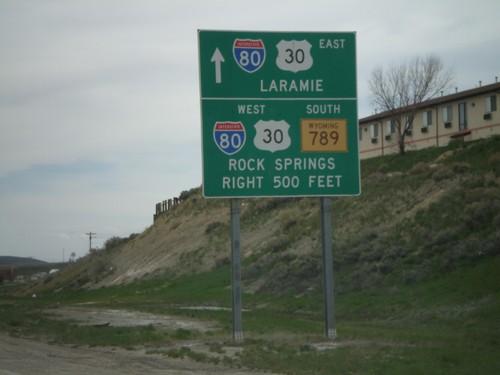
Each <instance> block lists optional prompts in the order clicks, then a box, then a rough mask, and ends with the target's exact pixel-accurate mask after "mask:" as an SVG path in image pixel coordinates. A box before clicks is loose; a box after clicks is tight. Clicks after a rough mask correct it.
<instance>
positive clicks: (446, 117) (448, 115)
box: [443, 105, 453, 122]
mask: <svg viewBox="0 0 500 375" xmlns="http://www.w3.org/2000/svg"><path fill="white" fill-rule="evenodd" d="M452 113H453V112H452V107H451V105H450V106H448V107H444V108H443V121H444V122H451V120H452Z"/></svg>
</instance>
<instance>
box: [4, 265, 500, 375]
mask: <svg viewBox="0 0 500 375" xmlns="http://www.w3.org/2000/svg"><path fill="white" fill-rule="evenodd" d="M499 269H500V258H499V257H498V256H497V257H493V258H489V259H484V260H483V261H479V262H464V263H463V264H462V266H461V267H460V268H459V269H457V270H455V271H453V272H450V273H448V274H446V275H443V276H442V277H437V276H435V277H434V278H432V279H429V280H425V281H422V282H418V283H413V284H410V285H402V284H400V285H394V286H390V285H387V286H384V287H378V288H372V289H366V290H364V291H359V292H353V293H348V294H346V295H341V296H337V297H336V299H335V302H336V322H337V334H338V338H337V340H336V341H335V343H336V344H338V347H337V348H335V349H329V350H322V351H320V350H316V349H315V345H317V344H325V343H328V340H325V339H324V336H323V315H322V314H323V310H322V298H321V296H320V295H314V296H310V297H307V298H306V297H304V298H298V297H296V296H292V295H290V296H284V297H282V298H280V299H276V298H273V296H272V295H248V294H244V296H243V301H244V307H245V308H247V309H249V311H245V312H244V314H243V328H244V334H245V338H246V340H245V342H244V343H243V344H240V345H237V344H232V343H231V340H230V336H231V314H230V312H229V311H204V310H199V311H198V310H197V311H193V310H182V309H179V308H178V305H191V306H198V305H203V304H210V305H217V306H228V295H229V294H230V290H229V289H228V288H227V286H228V282H229V279H228V274H229V268H228V267H222V268H220V269H218V270H217V271H216V272H213V273H205V274H199V275H195V276H192V277H189V278H188V277H184V278H179V279H176V280H171V281H169V282H167V281H166V280H161V279H156V280H151V281H148V282H143V283H136V284H133V285H129V286H126V287H117V288H107V289H101V290H96V291H87V292H84V291H81V292H78V293H69V292H63V293H57V294H55V293H47V294H45V295H42V296H41V297H40V298H37V299H33V298H28V297H13V296H12V295H11V293H10V292H8V293H7V292H6V290H5V289H4V288H3V287H2V288H0V291H3V293H0V330H1V331H7V332H10V333H11V334H14V335H21V336H33V335H35V336H39V337H45V338H46V337H50V338H51V340H53V341H55V342H64V343H69V344H74V345H91V346H99V345H111V346H121V347H125V348H132V347H134V346H136V345H140V344H143V345H147V346H149V347H159V348H160V347H165V346H167V347H170V346H171V345H172V344H174V343H180V344H179V345H180V346H178V348H177V349H170V352H168V353H166V355H170V356H173V357H184V358H190V359H193V360H198V361H201V362H209V361H214V358H213V357H211V356H207V355H206V354H204V353H198V352H196V350H194V349H189V350H187V349H182V342H187V341H189V340H202V341H203V340H204V341H206V342H207V343H210V342H211V343H212V345H213V342H214V340H215V341H217V342H219V340H223V342H225V344H224V345H226V346H232V345H235V346H240V347H241V348H242V352H241V354H240V355H239V356H237V357H233V358H231V359H229V358H226V360H225V361H224V363H226V364H230V365H233V366H246V367H252V368H258V369H260V370H269V371H275V372H279V373H285V374H349V373H353V374H401V373H404V374H422V373H425V374H448V373H453V374H476V373H481V374H496V373H498V372H499V371H500V363H499V361H498V359H497V355H498V349H499V342H500V325H499V318H498V317H499V316H500V314H499V313H500V287H499V283H498V277H497V276H498V270H499ZM89 301H93V302H94V303H97V304H100V305H102V306H109V305H112V306H113V308H127V309H138V310H148V311H154V312H163V313H168V314H179V315H184V316H185V315H188V316H190V317H194V318H198V319H202V320H212V321H217V322H218V325H219V329H218V330H217V331H216V332H215V333H213V332H212V333H210V334H206V333H205V334H203V333H198V332H192V331H189V330H172V331H165V330H159V329H157V328H156V327H152V326H147V327H133V328H120V327H108V328H99V327H82V326H79V325H76V324H74V323H72V322H71V321H68V322H60V321H57V322H56V321H54V320H52V319H50V316H47V315H45V314H44V313H42V311H44V309H45V308H46V307H48V306H51V305H53V304H54V303H56V302H57V303H59V304H63V305H65V304H72V303H82V302H89ZM219 350H220V349H219Z"/></svg>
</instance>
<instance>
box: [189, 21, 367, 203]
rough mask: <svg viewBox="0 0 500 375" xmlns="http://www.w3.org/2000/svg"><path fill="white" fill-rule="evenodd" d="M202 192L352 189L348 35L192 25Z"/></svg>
mask: <svg viewBox="0 0 500 375" xmlns="http://www.w3.org/2000/svg"><path fill="white" fill-rule="evenodd" d="M198 48H199V70H200V97H201V126H202V147H203V150H202V156H203V195H204V196H205V197H207V198H237V197H293V196H296V197H299V196H341V195H358V194H360V169H359V155H358V116H357V91H356V34H355V33H352V32H345V33H344V32H342V33H327V32H257V31H212V30H199V31H198Z"/></svg>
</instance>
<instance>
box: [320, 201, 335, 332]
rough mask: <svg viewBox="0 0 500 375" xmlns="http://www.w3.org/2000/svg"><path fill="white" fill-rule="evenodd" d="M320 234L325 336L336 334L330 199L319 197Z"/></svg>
mask: <svg viewBox="0 0 500 375" xmlns="http://www.w3.org/2000/svg"><path fill="white" fill-rule="evenodd" d="M321 235H322V245H323V290H324V293H325V298H324V299H325V336H326V337H327V338H329V339H334V338H335V337H336V336H337V329H336V327H335V311H334V307H335V306H334V297H333V257H332V199H331V198H330V197H322V198H321Z"/></svg>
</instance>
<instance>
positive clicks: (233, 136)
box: [214, 121, 246, 155]
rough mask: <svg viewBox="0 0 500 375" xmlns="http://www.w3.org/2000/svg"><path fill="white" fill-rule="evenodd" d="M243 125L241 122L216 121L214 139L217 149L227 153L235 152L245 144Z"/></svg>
mask: <svg viewBox="0 0 500 375" xmlns="http://www.w3.org/2000/svg"><path fill="white" fill-rule="evenodd" d="M245 140H246V133H245V127H244V126H243V124H242V123H241V122H231V121H224V122H216V123H215V126H214V141H215V144H216V145H217V147H219V150H221V151H222V152H223V153H225V154H227V155H233V154H236V153H237V152H238V151H240V150H241V149H242V147H243V145H244V144H245Z"/></svg>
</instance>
